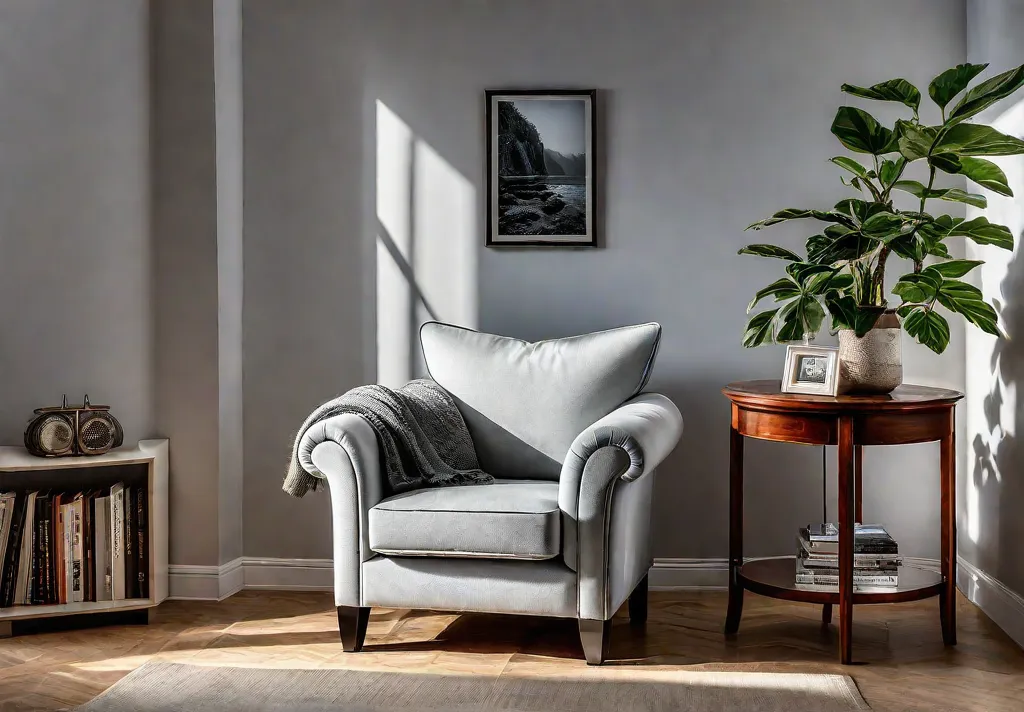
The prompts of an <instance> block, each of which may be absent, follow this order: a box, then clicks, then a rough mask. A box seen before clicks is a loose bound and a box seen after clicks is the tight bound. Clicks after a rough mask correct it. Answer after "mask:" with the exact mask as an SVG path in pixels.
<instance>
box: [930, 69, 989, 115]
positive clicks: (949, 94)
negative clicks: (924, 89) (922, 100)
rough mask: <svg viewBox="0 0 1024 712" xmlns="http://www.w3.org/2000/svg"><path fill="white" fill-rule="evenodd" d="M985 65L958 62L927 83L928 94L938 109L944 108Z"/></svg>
mask: <svg viewBox="0 0 1024 712" xmlns="http://www.w3.org/2000/svg"><path fill="white" fill-rule="evenodd" d="M987 66H988V65H987V64H958V65H957V66H955V67H953V68H952V69H947V70H946V71H944V72H943V73H942V74H940V75H939V76H937V77H935V79H933V80H932V83H931V84H929V85H928V96H930V97H931V98H932V101H934V102H935V103H936V104H938V106H939V108H940V109H944V108H946V104H948V103H949V102H951V101H952V100H953V97H955V96H956V95H957V94H959V93H960V92H962V91H963V90H964V89H966V88H967V85H968V84H970V83H971V80H972V79H974V78H975V77H976V76H978V75H979V74H981V73H982V72H983V71H985V67H987Z"/></svg>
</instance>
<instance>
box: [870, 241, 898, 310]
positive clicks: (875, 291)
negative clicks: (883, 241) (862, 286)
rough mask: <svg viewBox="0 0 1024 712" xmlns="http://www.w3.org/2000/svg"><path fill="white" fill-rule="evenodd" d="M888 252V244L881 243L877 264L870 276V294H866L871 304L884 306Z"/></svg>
mask: <svg viewBox="0 0 1024 712" xmlns="http://www.w3.org/2000/svg"><path fill="white" fill-rule="evenodd" d="M890 252H892V250H890V249H889V246H888V245H883V246H882V249H881V250H879V251H878V266H877V267H876V268H875V273H874V274H873V275H872V276H871V294H869V295H868V299H869V300H870V302H871V306H877V307H882V306H885V302H886V300H885V261H886V260H888V259H889V253H890Z"/></svg>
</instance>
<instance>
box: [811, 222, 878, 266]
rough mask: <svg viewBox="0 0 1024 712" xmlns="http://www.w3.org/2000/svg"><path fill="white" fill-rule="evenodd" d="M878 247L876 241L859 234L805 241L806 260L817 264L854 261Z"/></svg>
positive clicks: (814, 237) (817, 237)
mask: <svg viewBox="0 0 1024 712" xmlns="http://www.w3.org/2000/svg"><path fill="white" fill-rule="evenodd" d="M877 246H878V240H876V239H874V238H871V237H865V236H864V235H863V234H861V233H859V232H849V231H848V232H845V233H842V234H835V235H834V236H833V235H829V232H828V230H826V231H825V234H824V235H814V236H813V237H810V238H808V239H807V245H806V248H807V259H808V261H810V262H815V263H818V264H833V263H835V262H839V261H841V260H856V259H859V258H861V257H863V256H864V255H866V254H867V253H869V252H871V250H873V249H875V247H877Z"/></svg>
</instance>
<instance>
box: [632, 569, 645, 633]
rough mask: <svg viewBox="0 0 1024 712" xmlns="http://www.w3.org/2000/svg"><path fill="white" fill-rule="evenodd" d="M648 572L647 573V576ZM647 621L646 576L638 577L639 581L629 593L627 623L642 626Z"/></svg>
mask: <svg viewBox="0 0 1024 712" xmlns="http://www.w3.org/2000/svg"><path fill="white" fill-rule="evenodd" d="M649 575H650V574H648V576H649ZM646 622H647V576H644V577H643V578H642V579H640V583H638V584H637V585H636V588H634V589H633V593H631V594H629V623H630V625H635V626H642V625H643V624H645V623H646Z"/></svg>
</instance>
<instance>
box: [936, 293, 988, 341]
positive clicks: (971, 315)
mask: <svg viewBox="0 0 1024 712" xmlns="http://www.w3.org/2000/svg"><path fill="white" fill-rule="evenodd" d="M938 300H939V304H941V305H942V306H944V307H946V309H949V310H950V311H952V312H956V313H958V314H963V315H964V317H965V318H966V319H967V321H969V322H971V323H972V324H974V325H975V326H977V327H978V328H980V329H981V330H982V331H985V332H987V333H989V334H993V335H994V336H999V318H998V317H997V316H996V310H995V309H993V308H992V306H991V305H990V304H988V303H987V302H985V299H984V298H983V297H982V294H981V290H980V289H978V288H977V287H975V286H974V285H973V284H967V283H966V282H961V281H960V280H958V279H947V280H946V281H944V282H943V283H942V288H941V289H939V296H938Z"/></svg>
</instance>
